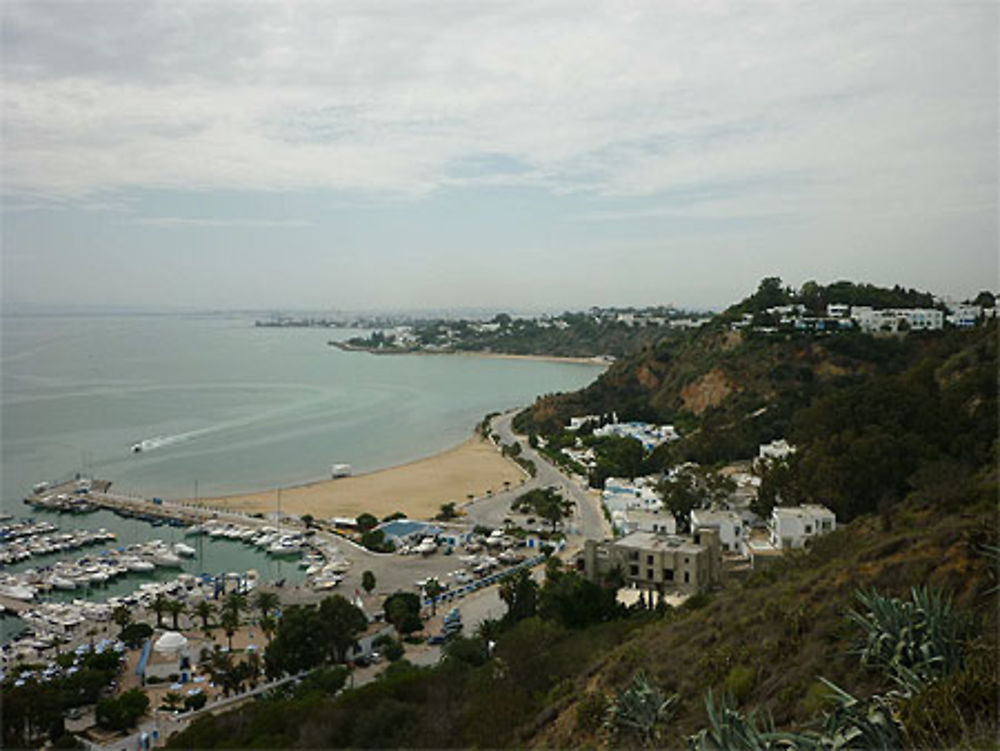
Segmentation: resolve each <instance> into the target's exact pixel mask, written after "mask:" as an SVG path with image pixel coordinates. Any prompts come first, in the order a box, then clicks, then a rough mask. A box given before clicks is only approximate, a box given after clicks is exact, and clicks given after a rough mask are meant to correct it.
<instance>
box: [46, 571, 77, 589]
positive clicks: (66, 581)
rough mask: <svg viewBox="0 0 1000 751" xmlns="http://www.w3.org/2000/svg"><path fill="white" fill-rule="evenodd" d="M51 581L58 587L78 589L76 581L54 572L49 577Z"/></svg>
mask: <svg viewBox="0 0 1000 751" xmlns="http://www.w3.org/2000/svg"><path fill="white" fill-rule="evenodd" d="M49 583H50V584H51V585H52V586H53V587H55V588H56V589H76V582H75V581H73V580H72V579H70V578H69V577H67V576H59V574H53V575H52V576H51V577H50V578H49Z"/></svg>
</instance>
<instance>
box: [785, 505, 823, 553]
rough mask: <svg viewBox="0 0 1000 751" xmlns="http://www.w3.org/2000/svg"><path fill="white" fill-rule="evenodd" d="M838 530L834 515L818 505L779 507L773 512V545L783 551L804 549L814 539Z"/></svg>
mask: <svg viewBox="0 0 1000 751" xmlns="http://www.w3.org/2000/svg"><path fill="white" fill-rule="evenodd" d="M836 528H837V517H836V516H835V515H834V513H833V512H832V511H831V510H830V509H828V508H827V507H826V506H821V505H819V504H817V503H807V504H803V505H801V506H789V507H782V506H779V507H776V508H775V509H774V510H773V511H772V512H771V544H772V545H773V546H774V547H775V548H778V549H781V550H787V549H789V548H803V547H805V546H806V545H807V544H808V543H809V540H810V539H812V538H813V537H817V536H818V535H823V534H826V533H827V532H832V531H833V530H834V529H836Z"/></svg>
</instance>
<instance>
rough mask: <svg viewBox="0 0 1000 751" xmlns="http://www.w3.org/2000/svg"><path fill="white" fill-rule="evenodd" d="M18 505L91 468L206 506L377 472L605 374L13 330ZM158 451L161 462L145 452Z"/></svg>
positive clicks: (220, 335)
mask: <svg viewBox="0 0 1000 751" xmlns="http://www.w3.org/2000/svg"><path fill="white" fill-rule="evenodd" d="M2 324H3V327H2V334H3V336H2V346H0V353H2V402H0V428H2V441H0V443H2V469H3V481H2V492H3V496H2V508H3V509H4V510H5V511H7V512H8V513H15V514H20V513H21V512H20V509H21V508H22V507H21V505H20V502H21V498H22V497H23V496H24V495H25V493H27V492H28V491H29V490H30V487H31V486H32V485H33V484H34V483H36V482H39V481H41V480H43V479H46V480H52V479H61V478H65V477H68V476H71V475H72V474H73V473H75V472H78V471H84V472H87V473H91V474H93V475H94V476H97V477H99V478H101V479H108V480H111V481H113V482H114V489H115V490H117V491H119V492H124V493H139V494H144V495H147V496H159V497H163V498H179V497H192V496H194V495H196V494H197V495H199V496H200V497H205V496H209V495H218V494H224V493H234V492H243V491H247V490H258V489H268V488H276V487H280V486H288V485H291V484H295V483H301V482H306V481H311V480H316V479H323V478H326V477H328V473H329V468H330V465H331V464H334V463H341V462H343V463H348V464H351V465H352V466H353V467H354V470H355V472H365V471H371V470H375V469H379V468H384V467H389V466H393V465H396V464H400V463H404V462H407V461H411V460H414V459H418V458H421V457H424V456H428V455H431V454H434V453H437V452H438V451H441V450H444V449H446V448H448V447H450V446H453V445H455V444H456V443H458V442H460V441H462V440H463V439H465V438H467V437H468V436H469V435H470V433H471V430H472V428H473V426H474V425H475V423H476V422H477V421H478V420H479V419H481V417H482V416H483V415H484V414H485V413H487V412H490V411H495V410H501V409H506V408H509V407H513V406H517V405H526V404H529V403H530V402H531V401H532V400H533V399H534V398H535V397H536V396H537V395H539V394H543V393H548V392H555V391H567V390H573V389H577V388H580V387H581V386H584V385H585V384H587V383H589V382H590V381H592V380H593V379H594V378H595V377H596V376H597V375H598V374H599V373H600V372H601V370H600V368H598V367H595V366H592V365H587V364H577V363H566V362H549V361H536V360H508V359H494V358H478V357H457V356H450V355H440V356H375V355H370V354H366V353H356V352H343V351H341V350H339V349H337V348H336V347H332V346H329V345H328V344H327V342H328V340H333V339H343V338H347V337H349V336H352V335H356V334H357V333H358V331H357V330H350V331H345V330H330V329H272V328H255V327H254V326H253V325H252V320H251V319H250V318H249V317H245V316H223V315H215V316H138V315H131V316H89V317H86V316H84V317H60V316H23V317H22V316H18V317H5V318H4V319H3V321H2ZM147 439H157V440H161V439H162V443H161V445H160V447H159V448H156V449H155V450H152V451H148V452H143V453H139V454H133V453H131V452H130V450H129V448H130V446H131V445H132V444H134V443H136V442H138V441H142V440H147Z"/></svg>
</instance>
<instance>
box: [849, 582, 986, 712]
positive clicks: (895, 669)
mask: <svg viewBox="0 0 1000 751" xmlns="http://www.w3.org/2000/svg"><path fill="white" fill-rule="evenodd" d="M855 597H856V598H857V599H858V601H859V602H860V603H861V604H862V605H863V606H864V608H865V611H866V612H864V613H861V612H858V611H857V610H851V611H850V612H849V614H848V617H849V618H850V619H851V620H852V621H853V622H854V623H856V624H858V625H859V626H860V627H861V628H862V631H863V636H862V643H861V646H860V649H859V653H860V655H861V661H862V662H863V663H864V664H866V665H869V666H870V667H875V668H881V669H884V670H886V672H887V673H888V674H889V676H890V677H891V678H892V679H893V680H894V681H895V682H896V683H897V685H898V686H899V687H900V688H902V689H903V690H904V691H905V692H906V693H912V692H913V691H915V690H918V689H919V688H920V687H921V686H922V685H924V684H925V683H927V682H929V681H931V680H934V679H936V678H939V677H941V676H944V675H947V674H948V673H950V672H952V671H953V670H955V669H956V668H958V667H960V666H961V664H962V639H963V637H964V635H965V632H966V629H967V625H968V624H967V623H966V620H965V618H963V617H962V615H961V614H960V613H958V612H957V611H956V610H955V609H954V608H953V606H952V603H951V598H950V597H947V596H945V595H943V594H942V593H941V592H939V591H937V590H932V589H928V588H927V587H919V588H914V589H912V590H911V593H910V599H909V600H908V601H906V602H904V601H902V600H900V599H899V598H895V597H892V598H889V597H885V596H883V595H881V594H879V593H878V592H877V591H875V590H872V591H871V592H862V591H860V590H859V591H858V592H856V593H855Z"/></svg>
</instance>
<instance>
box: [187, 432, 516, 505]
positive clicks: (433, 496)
mask: <svg viewBox="0 0 1000 751" xmlns="http://www.w3.org/2000/svg"><path fill="white" fill-rule="evenodd" d="M523 479H524V472H523V470H521V468H520V467H519V466H518V465H517V464H516V463H515V462H513V461H511V460H510V459H508V458H506V457H504V456H502V455H501V453H500V451H499V450H498V449H497V447H496V446H495V445H494V444H493V443H492V442H491V441H489V440H487V439H484V438H481V437H480V436H479V435H477V434H473V435H472V436H470V437H469V438H466V439H465V440H463V441H462V442H460V443H458V444H456V445H455V446H452V447H451V448H448V449H445V450H444V451H440V452H438V453H436V454H432V455H430V456H426V457H423V458H421V459H414V460H412V461H409V462H405V463H403V464H397V465H395V466H393V467H387V468H385V469H378V470H373V471H371V472H365V473H363V474H359V475H352V476H350V477H341V478H337V479H324V480H314V481H311V482H305V483H302V484H300V485H293V486H291V487H283V488H281V491H280V492H281V501H280V502H281V512H282V514H290V515H295V516H301V515H303V514H311V515H312V516H313V517H314V518H316V519H330V518H334V517H350V518H354V517H357V516H358V515H360V514H362V513H365V512H367V513H371V514H374V515H375V516H377V517H378V518H379V519H382V518H384V517H386V516H388V515H390V514H393V513H396V512H397V511H398V512H402V513H404V514H406V515H407V517H409V518H411V519H429V518H431V517H432V516H434V515H435V514H437V513H438V511H439V510H440V507H441V505H442V504H444V503H449V502H452V501H454V502H455V504H456V506H461V505H462V504H463V503H464V502H465V501H466V500H468V497H469V496H470V495H472V496H474V497H479V496H482V495H485V494H486V493H487V491H493V492H499V491H502V490H503V489H504V488H505V487H514V486H517V485H519V484H520V483H521V482H522V481H523ZM505 483H506V484H505ZM176 502H177V503H183V504H192V503H197V504H200V505H202V506H206V507H210V508H215V509H219V510H224V511H241V512H246V513H263V514H268V513H271V512H274V511H276V510H277V507H278V489H277V488H275V489H270V490H262V491H251V492H245V493H233V494H227V495H222V496H213V497H201V498H197V499H194V498H183V499H177V501H176Z"/></svg>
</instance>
